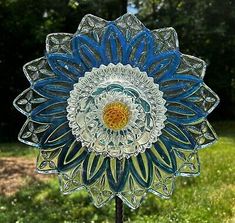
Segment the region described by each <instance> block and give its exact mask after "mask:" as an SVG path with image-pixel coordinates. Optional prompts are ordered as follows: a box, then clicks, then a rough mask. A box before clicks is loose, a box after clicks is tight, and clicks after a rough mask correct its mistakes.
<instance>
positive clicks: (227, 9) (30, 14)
mask: <svg viewBox="0 0 235 223" xmlns="http://www.w3.org/2000/svg"><path fill="white" fill-rule="evenodd" d="M126 6H127V0H95V1H94V0H37V1H35V0H0V74H1V82H0V83H1V84H0V102H1V109H0V141H9V140H10V141H12V140H15V139H16V136H17V132H18V131H19V130H20V128H21V125H22V124H23V122H24V120H25V118H24V117H23V116H21V115H19V114H18V112H17V111H16V110H15V109H14V108H13V106H12V101H13V99H14V98H15V97H16V96H17V95H18V94H19V93H20V92H21V91H22V90H23V89H24V88H27V87H28V86H29V83H28V82H27V80H26V78H25V77H24V75H23V72H22V66H23V65H24V64H25V63H26V62H28V61H31V60H33V59H36V58H38V57H41V56H42V55H43V53H44V51H45V38H46V35H47V34H49V33H53V32H68V33H74V32H75V31H76V29H77V26H78V24H79V22H80V20H81V18H82V17H83V16H84V15H85V14H87V13H91V14H94V15H97V16H100V17H103V18H105V19H107V20H113V19H115V18H117V17H118V16H119V15H121V14H122V13H123V12H125V10H126ZM128 9H129V11H130V12H136V13H137V14H136V15H137V16H138V18H140V19H141V20H142V21H143V22H144V24H145V25H146V26H147V27H148V28H151V29H154V28H160V27H168V26H172V27H174V28H175V29H176V31H177V33H178V37H179V41H180V49H181V51H182V52H183V53H186V54H190V55H195V56H197V57H200V58H202V59H203V60H205V61H206V62H207V64H208V68H207V73H206V77H205V82H206V83H208V85H209V86H210V87H211V88H212V89H213V90H215V92H216V93H217V94H218V95H219V96H220V98H221V103H220V105H219V107H218V108H217V109H216V111H215V112H214V114H213V115H212V116H210V118H211V120H218V119H220V120H221V119H235V68H234V60H235V58H234V55H235V54H234V51H235V29H234V27H235V1H233V0H223V1H221V0H190V1H189V0H129V2H128Z"/></svg>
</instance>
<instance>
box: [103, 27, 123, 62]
mask: <svg viewBox="0 0 235 223" xmlns="http://www.w3.org/2000/svg"><path fill="white" fill-rule="evenodd" d="M101 47H102V51H103V52H104V60H105V61H104V64H109V63H113V64H117V63H123V57H124V55H125V52H126V40H125V37H124V35H123V34H122V32H121V31H120V30H119V29H118V28H117V27H116V26H115V25H114V24H112V23H111V24H109V25H108V27H107V29H106V31H105V33H104V36H103V38H102V41H101Z"/></svg>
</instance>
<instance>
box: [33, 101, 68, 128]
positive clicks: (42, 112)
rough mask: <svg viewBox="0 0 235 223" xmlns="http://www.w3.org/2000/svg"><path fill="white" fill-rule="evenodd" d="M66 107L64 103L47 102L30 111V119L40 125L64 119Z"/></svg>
mask: <svg viewBox="0 0 235 223" xmlns="http://www.w3.org/2000/svg"><path fill="white" fill-rule="evenodd" d="M66 107H67V103H66V102H65V101H56V100H49V101H47V102H44V103H42V104H41V105H39V106H38V107H36V108H35V109H33V110H32V112H31V119H32V120H34V121H37V122H41V123H51V122H53V121H55V120H57V119H61V118H64V117H66V115H67V111H66Z"/></svg>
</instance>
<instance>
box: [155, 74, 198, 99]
mask: <svg viewBox="0 0 235 223" xmlns="http://www.w3.org/2000/svg"><path fill="white" fill-rule="evenodd" d="M201 82H202V80H201V79H199V78H197V77H194V76H187V75H174V76H173V77H171V78H167V79H164V80H163V81H161V83H160V84H159V89H160V90H161V91H162V92H163V93H164V98H165V99H166V100H168V99H172V98H183V97H186V96H188V95H190V94H192V92H194V91H195V90H196V89H197V88H198V84H199V83H201Z"/></svg>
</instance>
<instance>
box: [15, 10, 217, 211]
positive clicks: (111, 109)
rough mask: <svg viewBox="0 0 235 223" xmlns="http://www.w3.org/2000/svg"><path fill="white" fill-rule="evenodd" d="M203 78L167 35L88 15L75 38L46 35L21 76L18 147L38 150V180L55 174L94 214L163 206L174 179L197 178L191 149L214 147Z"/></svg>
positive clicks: (127, 18)
mask: <svg viewBox="0 0 235 223" xmlns="http://www.w3.org/2000/svg"><path fill="white" fill-rule="evenodd" d="M205 69H206V64H205V62H204V61H203V60H201V59H199V58H196V57H193V56H189V55H185V54H182V53H181V52H179V43H178V38H177V34H176V31H175V30H174V29H173V28H164V29H156V30H153V31H150V30H149V29H147V28H146V27H145V26H144V25H143V24H142V23H141V22H140V21H139V20H138V19H137V18H136V17H135V16H134V15H131V14H125V15H123V16H122V17H120V18H118V19H117V20H115V21H111V22H110V21H106V20H104V19H102V18H99V17H96V16H93V15H86V16H85V17H84V18H83V19H82V21H81V23H80V25H79V27H78V30H77V32H76V33H75V34H69V33H53V34H49V35H48V36H47V39H46V55H45V56H44V57H41V58H38V59H36V60H33V61H31V62H29V63H27V64H26V65H25V66H24V69H23V70H24V73H25V75H26V77H27V79H28V80H29V82H30V87H29V88H28V89H26V90H25V91H23V92H22V93H21V94H20V95H19V96H18V97H17V98H16V99H15V101H14V106H15V107H16V109H17V110H19V111H20V112H21V113H23V114H24V115H26V117H27V120H26V122H25V124H24V125H23V127H22V129H21V130H20V132H19V136H18V138H19V140H20V141H21V142H23V143H26V144H28V145H31V146H35V147H38V150H39V153H38V157H37V164H36V170H37V171H38V172H40V173H44V174H48V173H57V174H58V176H59V182H60V188H61V191H62V192H63V193H72V192H74V191H77V190H80V189H86V190H87V191H88V192H89V194H90V196H91V197H92V200H93V202H94V204H95V205H96V206H97V207H101V206H103V205H104V204H106V203H107V202H109V201H110V200H111V199H112V198H113V197H115V196H118V197H120V198H121V199H122V200H123V201H124V203H125V204H127V205H128V206H129V207H131V208H133V209H134V208H137V207H139V206H140V204H141V202H142V201H143V199H144V197H145V196H146V195H147V193H148V192H150V193H153V194H155V195H157V196H159V197H162V198H169V197H170V196H171V195H172V193H173V190H174V182H175V178H176V177H177V176H197V175H199V173H200V163H199V157H198V149H201V148H204V147H206V146H208V145H211V144H212V143H214V142H215V141H216V139H217V136H216V134H215V132H214V130H213V128H212V127H211V125H210V124H209V122H208V121H207V116H208V114H209V113H211V112H212V111H213V109H214V108H215V107H216V106H217V105H218V103H219V98H218V96H217V95H216V94H215V93H214V92H213V91H212V90H211V89H210V88H209V87H208V86H207V85H206V84H205V83H204V82H203V78H204V75H205Z"/></svg>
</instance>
